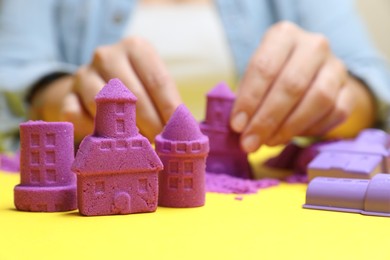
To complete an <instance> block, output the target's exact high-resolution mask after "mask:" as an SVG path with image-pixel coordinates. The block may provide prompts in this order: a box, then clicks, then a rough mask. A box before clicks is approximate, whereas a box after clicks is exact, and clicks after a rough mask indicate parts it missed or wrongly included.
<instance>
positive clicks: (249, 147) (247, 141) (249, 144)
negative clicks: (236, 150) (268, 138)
mask: <svg viewBox="0 0 390 260" xmlns="http://www.w3.org/2000/svg"><path fill="white" fill-rule="evenodd" d="M259 146H260V136H258V135H249V136H247V137H245V138H244V140H242V148H243V149H244V151H246V152H247V153H250V152H254V151H256V150H257V148H259Z"/></svg>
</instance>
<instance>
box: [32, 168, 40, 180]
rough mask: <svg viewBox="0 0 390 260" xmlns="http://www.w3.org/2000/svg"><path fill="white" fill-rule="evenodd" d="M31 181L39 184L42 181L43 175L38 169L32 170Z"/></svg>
mask: <svg viewBox="0 0 390 260" xmlns="http://www.w3.org/2000/svg"><path fill="white" fill-rule="evenodd" d="M30 181H31V182H32V183H39V182H40V181H41V174H40V172H39V170H37V169H33V170H31V172H30Z"/></svg>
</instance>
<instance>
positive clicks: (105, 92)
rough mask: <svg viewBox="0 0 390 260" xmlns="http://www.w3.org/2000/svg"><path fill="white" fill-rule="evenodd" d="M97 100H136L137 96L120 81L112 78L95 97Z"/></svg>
mask: <svg viewBox="0 0 390 260" xmlns="http://www.w3.org/2000/svg"><path fill="white" fill-rule="evenodd" d="M95 100H96V102H102V101H103V102H104V101H113V100H116V101H132V102H136V101H137V97H136V96H134V94H133V93H131V91H130V90H129V89H128V88H127V87H126V86H125V85H124V84H123V83H122V81H120V80H119V79H117V78H115V79H111V80H110V81H109V82H108V83H107V84H106V85H105V86H104V87H103V89H102V90H100V92H99V93H98V94H97V95H96V97H95Z"/></svg>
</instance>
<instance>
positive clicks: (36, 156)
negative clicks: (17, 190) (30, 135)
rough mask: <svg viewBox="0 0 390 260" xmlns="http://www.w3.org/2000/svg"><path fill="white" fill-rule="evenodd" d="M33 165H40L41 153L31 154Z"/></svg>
mask: <svg viewBox="0 0 390 260" xmlns="http://www.w3.org/2000/svg"><path fill="white" fill-rule="evenodd" d="M31 164H33V165H34V164H35V165H37V164H39V151H34V152H31Z"/></svg>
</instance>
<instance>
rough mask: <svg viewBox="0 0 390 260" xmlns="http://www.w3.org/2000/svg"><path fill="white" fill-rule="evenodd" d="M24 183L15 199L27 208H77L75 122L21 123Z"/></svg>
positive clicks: (18, 186) (59, 209)
mask: <svg viewBox="0 0 390 260" xmlns="http://www.w3.org/2000/svg"><path fill="white" fill-rule="evenodd" d="M20 144H21V151H20V168H21V172H20V176H21V178H20V179H21V183H20V184H19V185H17V186H16V187H15V189H14V203H15V206H16V208H17V209H18V210H23V211H47V212H53V211H68V210H74V209H76V208H77V202H76V201H77V200H76V178H75V176H74V174H73V173H72V172H71V170H70V168H71V165H72V162H73V158H74V150H73V149H74V146H73V125H72V124H70V123H65V122H50V123H49V122H43V121H28V122H26V123H22V124H21V125H20Z"/></svg>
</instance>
